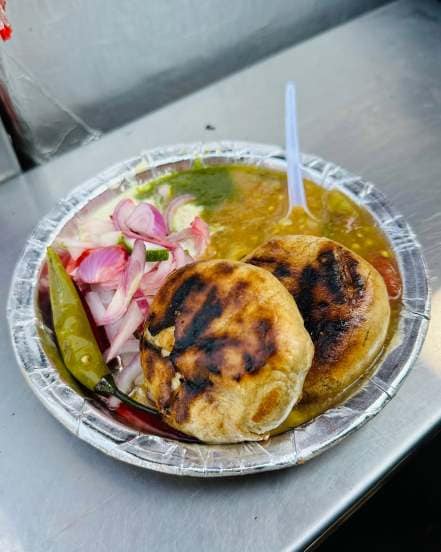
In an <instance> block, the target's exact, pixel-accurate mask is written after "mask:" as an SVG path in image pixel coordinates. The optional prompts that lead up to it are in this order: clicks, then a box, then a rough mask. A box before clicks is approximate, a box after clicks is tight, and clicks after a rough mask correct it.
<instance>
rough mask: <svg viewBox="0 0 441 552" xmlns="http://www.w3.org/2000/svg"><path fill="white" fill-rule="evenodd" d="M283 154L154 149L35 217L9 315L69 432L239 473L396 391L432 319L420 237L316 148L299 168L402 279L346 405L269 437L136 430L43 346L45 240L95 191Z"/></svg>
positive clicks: (271, 465)
mask: <svg viewBox="0 0 441 552" xmlns="http://www.w3.org/2000/svg"><path fill="white" fill-rule="evenodd" d="M283 157H284V156H283V151H281V150H280V149H279V148H276V147H275V146H264V145H258V144H247V143H241V142H221V143H213V144H206V145H203V144H198V145H188V146H185V145H184V146H172V147H168V148H157V149H155V150H151V151H149V152H146V153H145V154H143V155H142V156H140V157H136V158H133V159H131V160H129V161H126V162H123V163H120V164H118V165H116V166H115V167H112V168H111V169H109V170H108V171H106V172H105V173H102V174H101V175H99V176H97V177H96V178H93V179H92V180H89V181H87V182H86V183H85V184H83V185H82V186H80V187H79V188H77V189H75V190H74V191H73V192H72V193H71V194H70V195H69V196H68V197H67V198H66V199H64V200H62V201H60V203H59V204H58V205H57V206H56V207H55V208H54V210H53V211H52V212H51V213H50V214H49V215H48V216H47V217H46V218H44V219H43V220H42V221H41V222H40V223H39V224H38V226H37V227H36V228H35V230H34V232H33V234H32V235H31V237H30V240H29V242H28V246H27V247H26V249H25V251H24V253H23V255H22V257H21V259H20V260H19V263H18V265H17V267H16V271H15V275H14V280H13V283H12V287H11V291H10V296H9V302H8V320H9V325H10V330H11V337H12V341H13V345H14V348H15V352H16V355H17V358H18V361H19V363H20V365H21V367H22V370H23V373H24V375H25V377H26V379H27V381H28V383H29V385H30V386H31V388H32V390H33V391H34V392H35V394H36V395H37V396H38V398H39V399H40V400H41V401H42V402H43V404H44V405H45V406H46V407H47V408H48V410H50V412H52V414H53V415H54V416H55V417H56V418H58V419H59V420H60V421H61V422H62V423H63V424H64V425H65V426H66V427H67V428H68V429H69V430H70V431H72V432H73V433H75V434H76V435H77V436H79V437H80V438H81V439H83V440H85V441H87V442H88V443H90V444H92V445H94V446H95V447H97V448H98V449H100V450H102V451H104V452H105V453H107V454H109V455H111V456H113V457H115V458H118V459H120V460H123V461H125V462H128V463H131V464H135V465H138V466H141V467H146V468H150V469H153V470H157V471H162V472H168V473H174V474H179V475H192V476H198V477H214V476H217V477H219V476H228V475H241V474H244V473H252V472H258V471H263V470H274V469H280V468H283V467H287V466H291V465H294V464H300V463H303V462H305V461H306V460H308V459H310V458H312V457H313V456H316V455H317V454H320V453H321V452H323V451H324V450H326V449H328V448H329V447H330V446H332V445H334V444H336V443H338V442H339V441H340V440H341V439H342V438H344V437H345V436H347V435H348V434H350V433H352V432H353V431H355V430H356V429H358V428H359V427H361V426H362V425H363V424H364V423H365V422H366V421H367V420H369V419H370V418H372V417H373V416H375V414H377V413H378V412H379V411H380V410H381V408H382V407H383V406H384V405H385V404H386V402H387V401H388V400H389V399H390V398H391V397H392V396H393V395H394V394H395V393H396V391H397V388H398V386H399V384H400V383H401V382H402V380H403V379H404V377H405V376H406V375H407V374H408V372H409V370H410V368H411V367H412V365H413V362H414V361H415V358H416V356H417V354H418V352H419V350H420V348H421V345H422V343H423V340H424V337H425V333H426V328H427V323H428V317H429V292H428V286H427V277H426V269H425V264H424V261H423V258H422V256H421V251H420V247H419V244H418V242H417V241H416V239H415V237H414V235H413V233H412V231H411V229H410V228H409V226H408V225H407V223H406V222H405V220H403V218H402V217H401V216H400V215H399V214H398V213H396V212H395V210H394V209H393V208H392V207H390V206H389V205H388V203H387V202H386V200H385V198H384V196H383V195H382V194H381V193H380V192H379V191H378V190H376V188H375V187H374V186H373V185H372V184H368V183H366V182H364V181H363V180H361V179H359V178H355V179H354V178H351V175H350V174H349V173H347V172H346V171H345V170H343V169H341V168H339V167H336V166H331V164H329V163H326V162H324V161H322V160H321V159H319V158H317V157H314V156H303V159H302V161H303V171H304V175H305V176H307V177H308V178H309V179H311V180H313V181H315V182H317V183H319V184H320V183H322V182H323V181H324V179H325V178H326V181H327V183H328V184H331V185H332V186H335V187H339V188H340V189H342V190H344V191H345V192H346V193H348V194H350V195H351V197H352V198H353V199H354V200H355V201H356V202H358V203H360V204H362V205H364V206H365V207H366V208H367V209H369V210H370V211H371V213H372V214H373V215H374V216H375V217H376V219H377V222H378V223H379V224H381V225H382V226H383V228H384V231H385V232H386V234H387V237H388V238H389V240H390V242H391V246H392V248H393V249H394V251H395V253H396V256H397V260H398V263H399V266H400V271H401V275H402V279H403V306H402V309H401V312H400V317H399V324H398V330H397V337H396V339H395V340H393V343H392V344H391V345H390V346H389V347H387V349H386V351H385V352H384V354H383V356H382V357H381V360H380V361H379V363H378V368H377V370H376V372H375V374H374V376H372V377H371V378H370V379H369V380H368V381H367V382H366V383H365V384H364V385H363V386H362V387H361V388H360V389H359V390H358V391H356V392H355V393H354V394H353V395H352V396H351V397H350V398H349V399H348V400H346V401H345V402H344V404H341V405H338V406H336V407H333V408H331V409H329V410H328V411H326V412H325V413H324V414H322V415H320V416H318V417H317V418H315V419H314V420H312V421H311V422H309V423H307V424H305V425H304V426H300V427H298V428H296V429H295V430H292V431H289V432H286V433H284V434H283V435H279V436H277V437H273V438H271V439H270V440H269V441H267V442H265V443H245V444H235V445H227V446H225V445H222V446H215V445H202V444H188V443H183V442H178V441H173V440H169V439H165V438H161V437H156V436H152V435H146V434H142V433H139V432H137V431H135V430H133V429H131V428H128V427H126V426H124V425H122V424H120V423H118V422H116V421H115V420H114V419H113V418H111V416H110V415H109V414H108V413H106V412H105V411H103V410H101V409H98V408H97V407H96V406H94V404H92V403H91V402H90V401H88V400H87V399H85V398H84V397H83V396H81V395H79V394H78V393H77V392H76V391H75V390H74V389H73V388H72V387H70V386H69V385H68V384H67V383H66V382H65V381H63V379H62V378H61V377H60V374H59V372H58V371H57V369H56V367H55V364H54V363H53V361H52V362H51V360H50V358H49V355H48V352H47V351H46V350H45V349H44V347H43V344H42V340H41V337H40V334H39V329H38V328H40V330H41V329H43V330H44V324H43V322H42V320H41V317H40V315H39V313H38V312H36V309H35V295H36V290H37V287H38V280H39V273H40V269H41V265H42V262H43V260H44V257H45V251H46V247H47V245H49V244H50V243H51V242H52V241H53V240H54V238H55V237H56V236H57V235H58V234H59V232H60V231H61V230H62V229H63V228H64V227H65V225H66V224H67V223H68V222H69V221H71V220H72V218H73V217H75V216H76V215H77V214H78V213H79V212H81V209H82V208H84V207H85V206H86V205H88V204H89V203H90V201H91V200H92V199H94V198H99V197H100V196H101V195H102V194H103V193H105V192H106V191H107V190H109V189H111V190H113V193H115V192H116V193H119V192H120V191H122V190H125V189H126V188H127V186H128V185H133V184H135V183H136V178H135V176H136V175H137V174H139V173H140V172H143V173H145V177H143V178H144V179H147V178H151V177H156V176H159V175H160V174H163V173H164V172H166V171H170V170H171V169H172V168H173V166H174V165H175V164H179V165H178V166H179V168H180V169H181V170H182V169H183V168H185V167H186V166H188V167H189V166H191V163H192V161H193V160H194V159H195V158H198V159H202V160H203V161H204V162H205V163H207V164H209V163H210V162H236V163H245V164H252V165H261V166H266V167H270V168H279V169H285V168H286V165H285V162H284V160H283ZM330 169H332V170H330ZM330 180H332V182H330ZM52 353H53V349H52Z"/></svg>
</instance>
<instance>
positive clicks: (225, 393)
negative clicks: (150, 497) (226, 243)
mask: <svg viewBox="0 0 441 552" xmlns="http://www.w3.org/2000/svg"><path fill="white" fill-rule="evenodd" d="M170 328H173V329H174V342H173V345H172V348H171V349H170V350H166V351H165V350H161V348H160V346H159V343H162V342H163V340H161V336H162V335H163V333H162V332H164V331H167V332H168V331H169V329H170ZM290 338H292V339H290ZM287 340H290V341H291V342H292V343H293V345H294V346H295V344H296V342H299V343H302V344H301V347H300V348H298V350H297V351H296V352H295V353H292V352H291V351H289V347H287ZM302 340H304V341H305V343H303V342H302ZM302 347H304V349H302ZM297 354H299V355H302V354H303V358H302V360H301V362H299V366H298V368H297V366H296V365H295V364H294V359H297V356H296V355H297ZM311 358H312V345H311V343H310V340H309V338H308V335H307V333H306V331H305V330H304V327H303V323H302V321H301V318H300V315H299V314H298V311H297V308H296V306H295V303H294V301H293V300H292V298H291V297H290V295H289V293H287V292H286V290H285V289H284V288H283V286H282V285H281V284H280V283H279V282H278V281H277V279H276V278H274V277H273V276H272V275H270V274H269V273H268V272H266V271H264V270H261V269H259V268H256V267H251V266H250V265H246V264H244V263H236V262H229V261H205V262H200V263H194V264H193V265H187V266H185V267H183V268H181V269H180V270H177V271H176V272H175V273H173V275H172V276H171V277H170V278H169V279H168V281H167V282H166V284H165V285H164V286H163V287H162V288H161V289H160V290H159V292H158V293H157V295H156V296H155V299H154V302H153V305H152V308H151V314H150V318H149V320H148V323H147V325H146V330H145V332H144V336H143V340H142V343H141V361H142V365H143V367H144V373H145V377H146V382H147V386H148V389H149V391H150V395H151V398H152V400H154V402H155V403H156V404H157V405H158V407H159V408H160V410H161V412H162V413H163V414H164V416H165V418H166V419H167V421H168V422H169V423H171V424H172V425H174V426H175V427H178V428H180V429H181V430H184V431H186V426H190V425H191V424H194V416H193V418H192V410H194V409H195V408H194V405H195V403H197V402H199V403H201V402H202V401H204V402H205V404H211V405H212V408H214V409H217V410H218V411H220V410H221V409H224V410H225V409H226V408H227V407H226V406H225V404H226V403H227V402H228V401H230V402H231V401H233V399H232V397H233V396H235V397H236V398H235V399H234V400H235V401H236V403H238V402H240V401H242V403H244V404H245V402H247V401H248V402H250V404H251V403H252V400H251V399H252V398H253V391H252V389H253V387H256V388H257V387H259V386H263V387H262V388H265V385H267V384H269V383H271V385H272V384H273V383H274V382H273V380H277V379H280V380H282V379H283V377H285V376H284V375H283V371H284V370H286V371H287V373H288V374H289V377H288V376H287V377H288V379H290V378H294V379H296V381H295V385H294V384H291V385H288V386H287V387H288V391H287V392H286V393H282V392H279V390H278V388H277V389H275V388H273V387H271V388H268V393H266V394H265V393H261V396H259V399H258V400H256V401H257V402H256V404H254V405H251V408H252V412H251V413H250V418H252V422H253V423H254V424H255V425H256V428H257V429H258V424H259V423H260V422H262V423H265V420H268V419H269V418H270V417H271V415H272V414H271V410H273V411H280V412H285V411H286V410H287V405H288V409H289V404H292V403H293V402H294V401H295V400H296V399H297V397H298V395H299V392H300V389H301V385H302V384H303V380H304V377H305V375H306V371H307V369H308V368H309V365H310V362H311ZM284 365H286V366H284ZM280 366H283V368H279V367H280ZM279 369H280V372H281V373H282V376H280V374H277V373H276V372H277V370H279ZM297 369H298V374H299V375H298V378H297V377H296V376H297ZM273 370H276V372H273ZM277 385H279V383H277ZM280 385H281V384H280ZM276 387H277V386H276ZM245 389H249V390H250V391H249V394H248V395H247V396H246V397H245V398H244V397H242V393H244V392H245V391H244V390H245ZM241 397H242V398H241ZM276 399H277V400H276ZM283 401H285V402H283ZM213 405H214V406H213ZM239 407H240V405H238V404H232V409H233V410H234V409H238V408H239ZM286 413H287V412H286ZM236 414H237V416H239V414H238V413H237V412H236ZM281 415H282V414H280V415H279V417H280V416H281ZM207 416H210V414H209V413H207ZM219 416H220V415H219ZM227 417H228V415H227ZM216 423H217V424H218V426H219V427H220V426H221V425H225V424H224V422H223V421H222V419H221V417H220V419H218V420H217V421H216ZM276 423H277V416H275V421H274V424H276ZM222 431H225V432H227V430H226V429H225V428H224V430H220V429H219V432H220V433H222ZM245 433H246V432H245ZM257 433H258V431H257ZM239 434H240V431H239V432H238V435H239ZM249 434H250V430H249V429H248V434H247V438H250V435H249ZM239 436H240V435H239ZM255 438H256V437H255Z"/></svg>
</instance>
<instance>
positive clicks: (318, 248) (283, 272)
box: [246, 235, 390, 404]
mask: <svg viewBox="0 0 441 552" xmlns="http://www.w3.org/2000/svg"><path fill="white" fill-rule="evenodd" d="M246 262H248V263H250V264H252V265H254V266H259V267H261V268H264V269H265V270H268V271H269V272H271V273H272V274H273V275H274V276H275V277H276V278H278V280H279V281H280V282H281V283H282V284H283V285H284V286H285V288H286V289H287V290H288V291H289V292H290V294H291V295H292V296H293V297H294V299H295V301H296V303H297V306H298V308H299V310H300V313H301V314H302V316H303V320H304V322H305V327H306V329H307V330H308V332H309V334H310V336H311V338H312V342H313V343H314V347H315V354H314V359H313V362H312V366H311V369H310V371H309V372H308V375H307V377H306V380H305V385H304V387H303V397H302V401H301V402H302V404H305V403H309V402H316V401H321V400H324V399H328V398H330V397H332V396H336V395H337V394H338V393H339V392H341V391H343V390H344V389H346V388H347V387H348V386H349V385H350V384H351V383H353V382H354V381H356V380H357V379H358V378H359V377H360V376H361V375H363V374H364V373H365V371H366V370H367V368H368V367H369V366H370V365H371V364H372V362H373V360H374V359H375V358H376V356H377V355H378V353H379V352H380V350H381V347H382V345H383V343H384V340H385V337H386V333H387V329H388V326H389V318H390V307H389V301H388V295H387V291H386V286H385V284H384V281H383V278H382V277H381V276H380V274H379V273H378V272H377V271H376V270H375V268H374V267H373V266H371V265H370V264H369V263H368V262H367V261H365V260H364V259H362V258H361V257H359V256H358V255H357V254H355V253H354V252H353V251H350V250H349V249H347V248H346V247H344V246H342V245H340V244H338V243H337V242H334V241H332V240H329V239H327V238H317V237H314V236H303V235H296V236H284V237H276V238H273V239H271V240H270V241H268V242H267V243H265V244H263V245H262V246H260V247H259V248H257V249H256V250H255V251H254V252H253V253H252V254H251V255H249V256H248V257H247V259H246Z"/></svg>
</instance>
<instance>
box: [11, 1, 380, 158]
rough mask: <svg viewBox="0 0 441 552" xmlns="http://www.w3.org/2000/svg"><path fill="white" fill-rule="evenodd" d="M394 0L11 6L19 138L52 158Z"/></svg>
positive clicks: (35, 153) (32, 151)
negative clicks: (272, 54) (226, 4)
mask: <svg viewBox="0 0 441 552" xmlns="http://www.w3.org/2000/svg"><path fill="white" fill-rule="evenodd" d="M386 1H387V0H357V1H356V2H354V1H353V0H326V2H311V1H310V0H296V2H295V6H294V5H293V4H292V3H291V2H287V1H286V0H271V2H268V1H267V0H253V1H252V2H250V1H248V2H229V3H228V4H229V5H228V9H226V8H225V2H224V1H223V0H206V1H205V2H201V1H200V0H185V1H182V0H168V1H167V2H160V1H159V2H158V1H156V2H153V1H147V2H146V1H145V0H131V1H130V2H120V1H119V0H95V1H94V2H90V1H88V0H75V1H72V0H70V1H67V0H65V1H62V2H60V0H44V2H43V1H42V0H26V1H25V2H9V3H8V13H9V16H10V21H11V23H12V26H13V28H14V35H13V37H12V39H11V40H10V41H9V42H8V43H7V44H4V45H2V48H1V50H0V80H1V82H2V86H3V88H4V95H5V96H9V101H8V102H7V104H8V109H9V117H10V119H11V121H12V122H13V123H14V126H15V128H16V133H17V138H18V144H19V145H20V147H21V149H22V150H23V151H24V152H25V153H26V154H27V155H28V156H30V157H31V158H33V159H34V161H37V162H44V161H45V160H47V159H49V158H51V157H52V156H54V155H56V154H58V153H62V152H65V151H67V150H68V149H71V148H73V147H75V146H78V145H79V144H83V143H87V142H88V141H90V140H94V139H95V138H97V137H98V136H99V135H100V133H101V132H106V131H108V130H110V129H113V128H115V127H117V126H120V125H122V124H123V123H126V122H128V121H131V120H133V119H135V118H136V117H140V116H142V115H144V114H145V113H146V112H148V111H152V110H153V109H157V108H158V107H160V106H163V105H165V104H166V103H169V102H170V101H173V100H176V99H177V98H180V97H182V96H184V95H186V94H189V93H190V92H192V91H194V90H197V89H198V88H200V87H202V86H204V85H206V84H207V83H210V82H213V81H214V80H216V79H220V78H222V77H223V76H225V75H227V74H230V73H232V72H233V71H237V70H239V69H241V68H243V67H246V66H247V65H249V64H251V63H253V62H255V61H257V60H259V59H262V57H264V56H268V55H270V54H271V53H273V52H276V51H277V50H280V49H281V48H284V47H287V46H291V45H293V44H295V43H297V42H299V41H301V40H305V39H306V38H308V37H310V36H313V35H315V34H317V33H319V32H320V31H323V30H325V29H328V28H331V27H334V26H335V25H338V24H341V23H344V22H345V21H348V20H349V19H351V18H352V17H355V16H356V15H358V14H361V13H364V12H365V11H368V10H370V9H373V8H375V7H377V6H380V5H382V4H384V3H386ZM79 37H81V40H79ZM172 142H173V141H172Z"/></svg>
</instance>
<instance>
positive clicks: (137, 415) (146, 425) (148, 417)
mask: <svg viewBox="0 0 441 552" xmlns="http://www.w3.org/2000/svg"><path fill="white" fill-rule="evenodd" d="M115 416H116V418H117V419H118V420H119V421H121V422H122V423H125V424H127V425H129V426H131V427H133V428H135V429H138V430H139V431H142V432H144V433H151V434H153V435H159V436H161V437H166V438H171V439H179V440H180V441H189V442H195V441H196V439H194V438H193V437H189V436H188V435H184V434H183V433H181V432H180V431H177V430H176V429H173V428H171V427H170V426H168V425H167V424H166V423H165V422H163V421H162V420H161V418H160V417H159V416H155V415H153V414H148V413H147V412H141V411H140V410H136V409H135V408H132V407H131V406H128V405H126V404H123V403H121V404H120V405H119V406H118V408H117V409H116V410H115Z"/></svg>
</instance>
